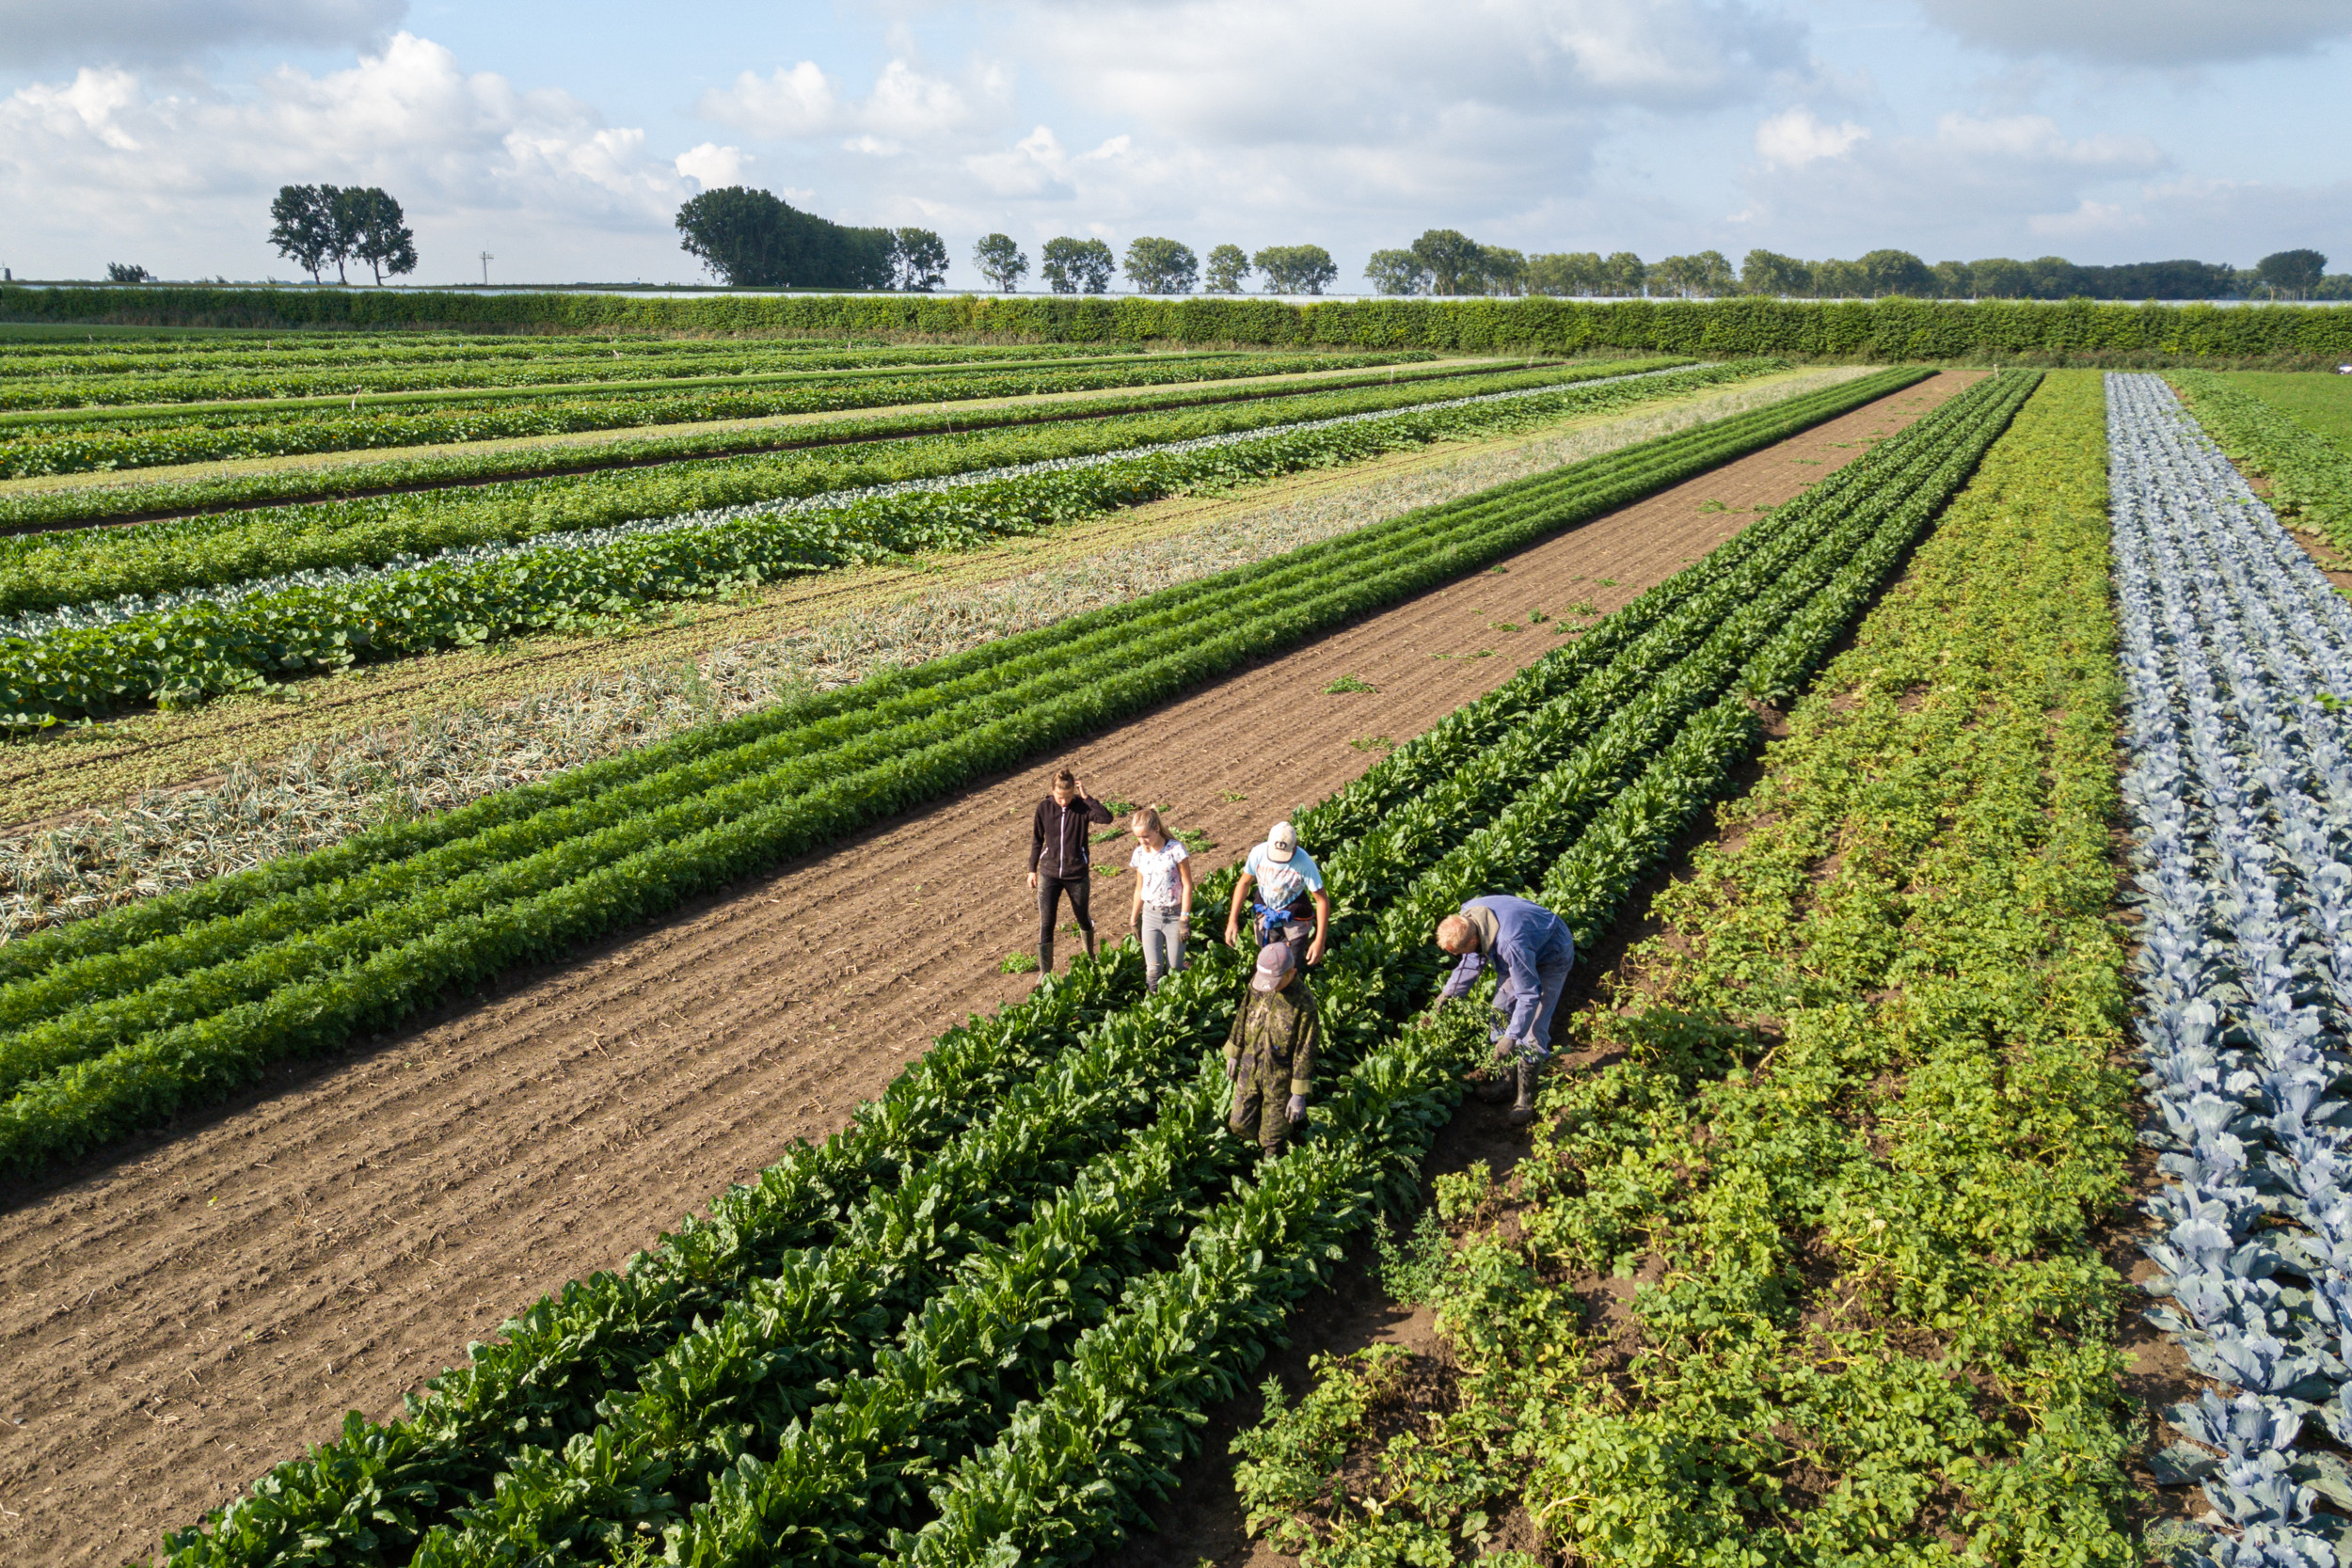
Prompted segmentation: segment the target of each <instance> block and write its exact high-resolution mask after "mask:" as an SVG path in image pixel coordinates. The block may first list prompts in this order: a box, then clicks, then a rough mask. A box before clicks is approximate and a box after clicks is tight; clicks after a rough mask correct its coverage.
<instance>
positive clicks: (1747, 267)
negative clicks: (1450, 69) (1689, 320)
mask: <svg viewBox="0 0 2352 1568" xmlns="http://www.w3.org/2000/svg"><path fill="white" fill-rule="evenodd" d="M2327 269H2328V258H2327V257H2325V256H2323V255H2321V254H2320V253H2319V252H2318V251H2316V250H2282V251H2280V252H2277V253H2276V254H2274V255H2270V256H2265V257H2264V258H2263V259H2262V261H2259V262H2258V263H2256V264H2255V265H2254V266H2253V267H2252V268H2250V269H2246V270H2241V269H2238V268H2233V267H2230V266H2227V265H2224V264H2220V263H2217V262H2211V261H2137V262H2132V263H2129V264H2126V265H2122V266H2112V267H2085V266H2077V265H2075V264H2074V262H2072V261H2067V260H2066V259H2065V258H2064V257H2062V256H2043V257H2041V258H2039V259H2038V260H2035V261H2010V259H2008V258H2006V257H1991V258H1988V259H1986V260H1984V261H1938V262H1936V263H1934V264H1933V265H1932V266H1931V265H1930V264H1929V263H1927V262H1926V261H1921V260H1920V259H1919V258H1918V257H1916V256H1915V255H1913V254H1912V253H1911V252H1910V251H1907V250H1873V251H1871V252H1869V253H1868V254H1867V255H1865V256H1861V257H1858V258H1856V259H1855V260H1853V261H1800V260H1799V259H1798V258H1796V257H1794V256H1783V255H1780V254H1778V253H1777V252H1774V251H1770V250H1751V251H1749V252H1748V254H1747V257H1746V259H1745V260H1744V261H1742V262H1741V263H1740V266H1739V268H1738V269H1737V270H1735V269H1734V268H1733V267H1732V264H1731V261H1730V259H1729V258H1728V257H1726V256H1725V255H1724V253H1723V252H1722V251H1720V250H1702V251H1699V252H1697V253H1696V254H1695V255H1690V256H1669V257H1667V258H1666V259H1665V260H1664V261H1643V260H1642V259H1641V258H1640V257H1639V256H1636V255H1635V254H1633V252H1631V251H1629V250H1620V251H1617V252H1615V253H1614V254H1613V255H1609V256H1603V255H1601V254H1600V253H1599V252H1597V251H1591V250H1582V251H1565V252H1559V253H1556V254H1551V255H1535V256H1529V255H1525V254H1522V253H1521V252H1519V251H1517V250H1510V249H1506V248H1504V247H1502V246H1500V245H1480V244H1479V243H1478V242H1477V241H1475V240H1473V239H1471V238H1470V236H1468V235H1467V234H1464V233H1462V232H1461V231H1460V230H1453V229H1432V230H1428V231H1427V232H1426V233H1424V234H1422V237H1421V238H1420V239H1418V240H1415V241H1414V242H1413V243H1412V245H1409V246H1408V247H1406V248H1405V249H1403V250H1375V251H1374V252H1373V253H1372V261H1371V264H1370V265H1368V266H1366V267H1365V268H1364V276H1365V277H1366V278H1368V279H1369V280H1370V281H1371V283H1372V286H1373V289H1374V290H1375V292H1376V293H1384V294H1567V295H1598V296H1601V297H1605V298H1632V297H1637V296H1642V295H1647V296H1649V297H1652V298H1661V297H1662V298H1669V299H1710V298H1717V297H1721V296H1723V295H1726V294H1740V293H1747V294H1772V295H1782V296H1788V295H1794V296H1798V297H1802V298H1809V299H1876V298H1881V297H1883V296H1887V295H1893V294H1900V295H1904V296H1906V297H1908V298H1912V299H2245V298H2256V299H2260V298H2274V299H2314V298H2318V299H2327V298H2352V277H2347V276H2345V275H2343V274H2338V275H2336V276H2335V277H2328V272H2327Z"/></svg>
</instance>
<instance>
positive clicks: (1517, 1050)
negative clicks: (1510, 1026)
mask: <svg viewBox="0 0 2352 1568" xmlns="http://www.w3.org/2000/svg"><path fill="white" fill-rule="evenodd" d="M1523 1054H1524V1048H1523V1047H1522V1046H1521V1044H1520V1042H1519V1041H1518V1040H1515V1039H1513V1038H1512V1037H1510V1036H1508V1035H1505V1036H1503V1037H1502V1038H1501V1039H1499V1040H1497V1041H1495V1060H1496V1061H1497V1062H1516V1061H1518V1060H1519V1059H1520V1057H1521V1056H1522V1055H1523Z"/></svg>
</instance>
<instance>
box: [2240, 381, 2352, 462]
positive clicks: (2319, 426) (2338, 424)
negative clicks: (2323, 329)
mask: <svg viewBox="0 0 2352 1568" xmlns="http://www.w3.org/2000/svg"><path fill="white" fill-rule="evenodd" d="M2225 379H2226V380H2228V381H2229V383H2230V384H2231V385H2232V386H2233V387H2236V388H2239V389H2240V390H2242V391H2244V392H2246V393H2248V394H2249V395H2250V396H2253V397H2257V398H2260V399H2261V400H2262V401H2263V402H2265V403H2266V404H2270V406H2272V407H2273V408H2276V409H2278V410H2279V411H2280V413H2283V414H2290V415H2293V416H2294V417H2295V418H2296V420H2300V421H2301V422H2302V423H2304V424H2306V425H2309V426H2310V427H2311V428H2312V429H2313V430H2315V431H2317V432H2318V433H2319V434H2320V435H2322V436H2327V437H2328V439H2329V440H2331V441H2336V442H2339V443H2342V444H2344V445H2346V446H2352V375H2293V374H2289V373H2287V372H2280V371H2232V372H2226V375H2225Z"/></svg>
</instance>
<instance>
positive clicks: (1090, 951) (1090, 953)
mask: <svg viewBox="0 0 2352 1568" xmlns="http://www.w3.org/2000/svg"><path fill="white" fill-rule="evenodd" d="M1086 939H1087V957H1088V958H1092V957H1094V933H1093V932H1092V931H1089V932H1087V933H1086Z"/></svg>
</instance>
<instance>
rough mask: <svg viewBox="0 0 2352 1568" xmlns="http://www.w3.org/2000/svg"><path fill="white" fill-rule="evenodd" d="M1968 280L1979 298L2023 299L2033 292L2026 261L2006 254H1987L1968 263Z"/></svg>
mask: <svg viewBox="0 0 2352 1568" xmlns="http://www.w3.org/2000/svg"><path fill="white" fill-rule="evenodd" d="M1968 281H1969V283H1970V285H1971V286H1972V287H1974V288H1975V290H1976V292H1977V297H1978V298H1979V299H2023V298H2025V297H2026V295H2027V294H2028V293H2032V292H2033V279H2032V278H2031V277H2028V276H2027V275H2026V263H2025V262H2023V261H2011V260H2010V258H2009V257H2006V256H1987V257H1984V258H1982V259H1981V260H1979V261H1971V262H1969V263H1968Z"/></svg>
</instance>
